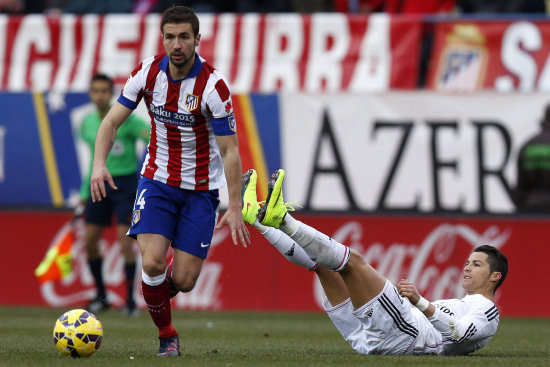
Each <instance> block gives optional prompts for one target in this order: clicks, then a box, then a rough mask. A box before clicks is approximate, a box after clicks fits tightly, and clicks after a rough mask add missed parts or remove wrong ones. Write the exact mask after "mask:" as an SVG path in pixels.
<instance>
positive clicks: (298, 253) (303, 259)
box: [256, 224, 317, 270]
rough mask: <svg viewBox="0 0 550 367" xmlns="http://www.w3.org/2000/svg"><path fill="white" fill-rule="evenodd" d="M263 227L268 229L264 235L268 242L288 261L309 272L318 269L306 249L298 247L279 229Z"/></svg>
mask: <svg viewBox="0 0 550 367" xmlns="http://www.w3.org/2000/svg"><path fill="white" fill-rule="evenodd" d="M260 225H261V224H260ZM261 226H262V227H265V228H266V231H265V232H264V233H262V234H263V235H264V237H265V238H266V240H268V241H269V243H271V244H272V245H273V247H275V248H276V249H277V251H279V252H280V253H281V254H282V255H283V256H284V257H285V258H286V259H287V260H288V261H290V262H291V263H293V264H296V265H298V266H301V267H302V268H306V269H308V270H315V268H317V264H316V263H315V262H314V261H313V260H311V259H310V258H309V256H308V255H307V254H306V252H305V251H304V249H303V248H301V247H300V246H298V245H297V244H296V242H294V241H293V240H292V239H291V238H290V237H288V236H287V235H286V234H284V233H283V232H281V231H279V230H278V229H275V228H272V227H266V226H263V225H261ZM256 228H257V227H256Z"/></svg>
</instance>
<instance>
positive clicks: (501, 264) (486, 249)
mask: <svg viewBox="0 0 550 367" xmlns="http://www.w3.org/2000/svg"><path fill="white" fill-rule="evenodd" d="M474 252H483V253H484V254H487V256H488V257H487V262H488V263H489V271H490V272H491V273H492V272H495V271H497V272H499V273H500V274H502V277H501V278H500V280H499V281H498V283H497V285H496V287H495V291H496V290H497V289H498V287H500V285H501V284H502V283H503V282H504V279H506V275H507V274H508V258H507V257H506V256H504V254H503V253H502V252H500V250H498V249H497V248H496V247H494V246H490V245H483V246H479V247H476V249H475V250H474Z"/></svg>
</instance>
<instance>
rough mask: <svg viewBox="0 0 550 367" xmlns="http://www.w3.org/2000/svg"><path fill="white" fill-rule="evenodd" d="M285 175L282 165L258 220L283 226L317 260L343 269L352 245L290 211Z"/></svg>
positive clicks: (278, 226) (336, 269)
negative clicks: (284, 186) (322, 230)
mask: <svg viewBox="0 0 550 367" xmlns="http://www.w3.org/2000/svg"><path fill="white" fill-rule="evenodd" d="M284 178H285V171H284V170H282V169H279V170H277V171H276V172H275V173H273V175H271V180H270V181H269V185H268V191H267V198H266V203H265V205H264V206H263V207H262V208H261V209H260V211H259V212H258V220H259V221H260V223H261V224H263V225H265V226H269V227H274V228H280V229H281V231H283V232H284V233H285V234H287V235H288V236H289V237H290V238H291V239H292V240H294V241H296V243H298V244H299V245H300V246H301V247H302V248H303V249H304V250H305V252H306V253H307V255H308V256H309V257H310V258H311V259H312V260H313V261H315V262H316V263H317V264H319V265H322V266H324V267H327V268H329V269H332V270H334V271H340V270H342V269H343V268H344V267H345V266H346V264H347V262H348V260H349V256H350V251H349V247H347V246H344V245H342V244H341V243H338V242H336V241H334V240H333V239H332V238H330V237H328V236H327V235H325V234H324V233H321V232H319V231H317V230H316V229H315V228H313V227H310V226H308V225H306V224H304V223H302V222H300V221H297V220H296V219H294V218H293V217H292V216H291V215H290V214H289V213H288V207H289V206H288V204H285V202H284V200H283V180H284Z"/></svg>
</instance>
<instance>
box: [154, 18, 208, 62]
mask: <svg viewBox="0 0 550 367" xmlns="http://www.w3.org/2000/svg"><path fill="white" fill-rule="evenodd" d="M200 38H201V35H200V34H197V35H195V34H194V33H193V28H192V27H191V23H166V24H165V25H164V26H163V35H162V40H163V41H162V43H163V44H164V49H165V50H166V54H167V55H168V57H169V59H170V63H172V65H174V66H176V67H177V68H182V67H184V66H187V65H188V64H189V62H190V61H191V60H192V59H193V56H194V55H195V48H196V47H197V46H198V45H199V41H200Z"/></svg>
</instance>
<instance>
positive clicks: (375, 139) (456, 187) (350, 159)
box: [281, 91, 548, 213]
mask: <svg viewBox="0 0 550 367" xmlns="http://www.w3.org/2000/svg"><path fill="white" fill-rule="evenodd" d="M546 103H548V96H547V95H545V94H542V93H539V94H527V93H526V94H497V93H493V92H483V93H476V94H468V95H451V94H441V93H434V92H429V91H422V92H418V91H417V92H389V93H381V94H357V93H355V94H351V93H347V94H346V93H338V94H294V93H292V94H282V95H281V130H282V132H281V137H282V154H283V157H282V159H283V168H284V169H285V170H286V172H287V178H286V179H285V182H286V184H285V191H284V195H285V200H287V201H297V202H299V203H300V204H301V205H303V206H304V208H306V209H311V210H358V211H375V210H382V211H403V210H405V211H407V210H413V211H421V212H434V211H455V212H466V213H479V212H488V213H511V212H514V211H515V206H514V204H513V201H512V199H511V191H512V190H513V188H514V186H515V182H516V177H515V174H516V158H517V154H518V151H519V148H520V146H521V144H522V143H524V142H525V141H526V140H527V139H528V138H529V137H531V136H532V135H534V134H535V133H537V132H538V131H539V123H540V120H541V117H542V114H543V110H544V107H545V105H546Z"/></svg>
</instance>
